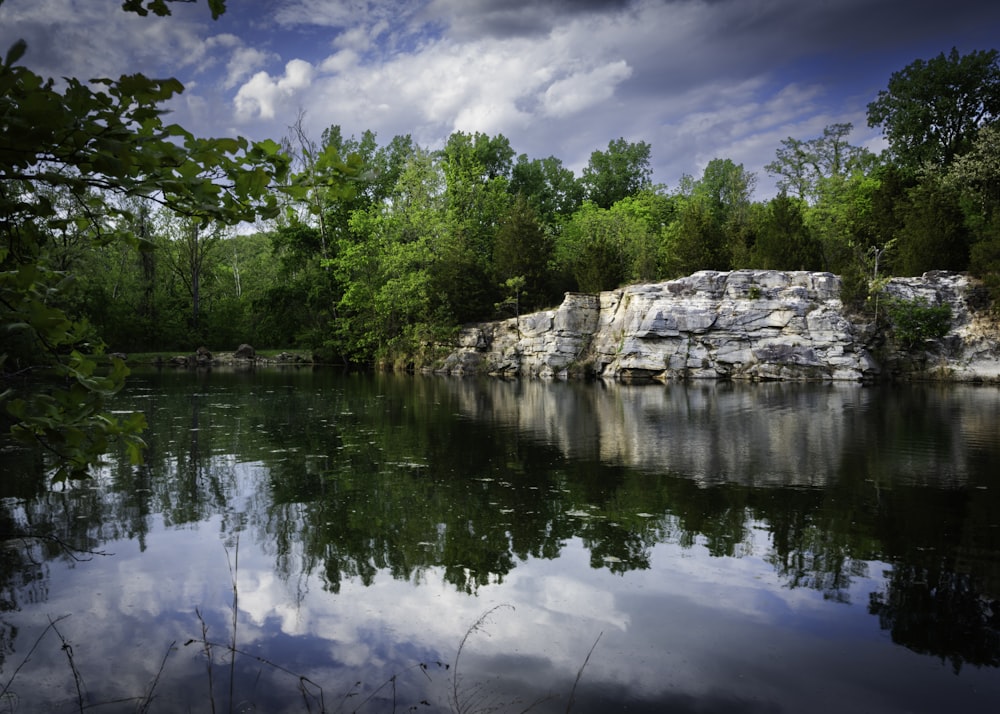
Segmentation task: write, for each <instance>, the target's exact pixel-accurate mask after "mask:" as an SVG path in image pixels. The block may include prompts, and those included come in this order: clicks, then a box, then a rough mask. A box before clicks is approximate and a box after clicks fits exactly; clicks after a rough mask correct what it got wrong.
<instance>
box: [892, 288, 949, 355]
mask: <svg viewBox="0 0 1000 714" xmlns="http://www.w3.org/2000/svg"><path fill="white" fill-rule="evenodd" d="M886 309H887V311H888V313H889V320H890V323H891V324H892V333H893V335H894V336H895V338H896V339H897V340H898V341H899V343H900V344H902V345H903V346H904V347H906V348H907V349H912V348H914V347H918V346H920V345H922V344H923V343H925V342H927V341H928V340H936V339H940V338H942V337H944V336H945V335H946V334H947V333H948V330H949V329H951V308H950V307H949V306H948V305H944V304H942V305H930V304H928V302H927V300H926V299H924V298H921V297H918V298H915V299H913V300H904V299H902V298H894V299H890V300H888V301H887V307H886Z"/></svg>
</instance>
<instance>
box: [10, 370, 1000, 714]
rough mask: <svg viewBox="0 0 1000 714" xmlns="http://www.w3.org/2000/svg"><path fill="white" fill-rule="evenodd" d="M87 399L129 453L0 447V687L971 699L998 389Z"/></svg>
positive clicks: (618, 389)
mask: <svg viewBox="0 0 1000 714" xmlns="http://www.w3.org/2000/svg"><path fill="white" fill-rule="evenodd" d="M113 408H114V409H115V410H120V411H129V410H143V411H144V412H145V413H146V414H147V417H148V420H149V424H150V428H149V431H148V433H147V441H148V442H149V447H150V448H149V452H148V455H147V461H146V463H145V465H143V466H140V467H133V466H130V465H128V464H127V462H125V461H124V459H122V458H120V457H119V455H117V454H109V455H108V458H107V463H106V464H105V465H104V466H102V467H100V468H98V469H95V471H94V477H93V479H92V480H91V482H89V483H81V484H77V485H75V486H74V487H72V488H63V487H59V486H51V485H48V484H47V483H46V481H45V478H44V475H43V474H44V469H45V467H46V464H45V463H44V459H42V457H40V456H37V455H32V454H26V453H24V452H19V451H13V450H11V449H9V448H8V449H5V450H4V451H2V452H0V470H2V474H3V477H2V481H0V483H2V486H0V496H2V500H0V533H2V534H3V536H4V539H3V544H4V545H3V549H2V551H0V554H2V560H0V687H3V688H4V692H3V694H2V696H0V711H19V712H35V711H67V712H76V711H80V709H81V707H91V706H92V705H100V706H99V707H96V710H97V711H123V712H124V711H128V712H132V711H137V710H143V711H150V712H178V711H193V712H209V711H218V712H230V711H241V712H244V711H262V712H272V711H313V712H315V711H321V710H324V709H325V710H326V711H331V712H332V711H355V710H360V711H362V712H405V711H427V712H437V711H449V710H455V711H463V712H483V711H511V712H518V711H523V710H524V709H525V708H527V707H529V706H530V705H532V704H534V705H535V706H534V708H533V709H532V711H538V712H564V711H567V706H568V705H571V709H570V710H571V711H573V712H606V711H628V712H647V711H648V712H700V713H702V712H751V713H753V712H844V711H870V712H943V711H949V712H950V711H961V712H996V711H1000V390H998V389H997V388H995V387H975V388H974V387H948V388H942V387H929V386H910V387H878V388H874V387H862V386H857V385H833V386H830V385H789V384H762V385H727V384H714V383H713V384H705V385H701V384H690V385H681V384H671V385H667V386H664V385H643V386H625V385H618V384H600V383H590V384H575V383H543V382H537V381H532V382H508V381H499V380H490V381H485V380H484V381H481V380H473V379H464V380H459V379H446V378H434V377H400V376H395V377H394V376H377V375H376V376H372V375H343V374H339V373H333V372H323V371H315V372H314V371H311V370H292V369H288V370H280V371H279V370H273V371H257V372H244V373H237V372H227V371H220V370H214V371H211V372H199V373H192V372H164V373H144V374H137V375H134V376H133V377H132V378H130V381H129V386H128V387H127V388H126V390H125V391H124V392H123V393H122V394H121V395H119V396H118V397H117V398H116V400H115V402H114V404H113ZM40 474H42V475H40ZM20 534H29V535H30V536H31V537H24V538H20V537H18V538H15V537H13V536H15V535H20ZM64 545H65V546H72V547H73V548H75V549H78V550H73V551H70V550H67V549H66V548H65V547H64ZM80 551H91V552H93V553H95V554H93V555H90V554H87V553H85V552H80ZM234 583H235V587H234ZM234 595H235V603H234ZM234 614H235V618H234ZM206 642H207V643H209V644H207V645H206ZM234 643H235V648H236V650H237V651H238V653H237V654H236V655H235V657H234V656H232V654H231V648H232V647H233V645H234ZM459 652H460V656H459ZM578 677H579V679H578V681H577V678H578ZM571 696H572V698H573V701H572V702H570V697H571ZM142 707H146V708H145V709H141V708H142ZM88 711H89V709H88Z"/></svg>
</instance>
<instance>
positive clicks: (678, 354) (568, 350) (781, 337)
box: [440, 270, 1000, 381]
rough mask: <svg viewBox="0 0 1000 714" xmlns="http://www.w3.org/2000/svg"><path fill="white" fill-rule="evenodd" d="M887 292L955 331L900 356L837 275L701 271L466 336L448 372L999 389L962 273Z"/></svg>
mask: <svg viewBox="0 0 1000 714" xmlns="http://www.w3.org/2000/svg"><path fill="white" fill-rule="evenodd" d="M887 292H888V293H889V294H890V295H893V296H896V297H900V298H903V299H914V298H917V297H922V298H924V299H925V300H927V302H928V304H931V305H934V304H947V305H949V306H950V307H951V310H952V328H951V331H950V332H949V333H948V334H947V335H945V337H944V338H942V339H940V340H935V341H933V342H931V343H928V344H926V345H921V346H920V347H919V348H918V349H915V350H910V351H908V352H905V353H904V352H901V351H900V350H899V349H898V347H897V346H895V345H893V344H892V342H891V339H890V340H889V341H886V338H885V334H884V331H880V330H877V329H873V326H872V324H871V320H870V319H868V320H866V321H862V322H855V321H852V319H850V318H849V317H847V316H846V315H845V313H844V311H843V306H842V304H841V301H840V279H839V278H838V277H837V276H835V275H832V274H831V273H809V272H781V271H764V270H738V271H733V272H716V271H702V272H699V273H695V274H694V275H691V276H688V277H686V278H681V279H679V280H671V281H668V282H664V283H655V284H648V285H632V286H629V287H626V288H622V289H619V290H613V291H609V292H604V293H601V294H600V295H585V294H579V293H567V295H566V299H565V300H564V301H563V304H562V305H561V306H560V307H559V308H558V309H557V310H550V311H546V312H539V313H534V314H532V315H525V316H522V317H520V318H518V319H509V320H504V321H502V322H493V323H485V324H480V325H474V326H470V327H467V328H465V329H463V330H462V332H461V333H460V335H459V340H458V342H459V344H458V347H457V349H456V350H455V351H454V352H452V353H451V354H450V355H449V356H448V358H447V359H446V360H445V362H444V364H443V365H442V366H441V370H440V371H444V372H448V373H452V374H463V373H470V372H485V373H490V374H498V375H511V376H514V375H522V376H539V377H566V376H572V375H581V376H582V375H585V374H592V375H596V376H600V377H604V378H618V379H636V378H653V379H661V380H670V379H743V380H852V381H862V380H872V379H875V378H877V377H879V376H880V375H883V374H892V375H894V376H901V375H915V376H922V377H935V378H948V379H962V380H983V379H985V380H994V379H1000V348H998V344H997V337H998V334H1000V332H998V329H997V326H996V324H995V323H994V322H990V321H989V320H988V319H987V316H986V314H985V313H982V314H979V313H976V312H975V311H974V310H973V309H972V306H973V305H974V304H975V303H976V295H977V293H976V290H975V286H974V285H973V284H972V283H971V281H970V279H969V278H968V277H967V276H965V275H962V274H956V273H942V272H935V273H928V274H926V275H924V276H923V277H922V278H901V279H894V280H893V281H891V282H890V283H889V286H888V288H887Z"/></svg>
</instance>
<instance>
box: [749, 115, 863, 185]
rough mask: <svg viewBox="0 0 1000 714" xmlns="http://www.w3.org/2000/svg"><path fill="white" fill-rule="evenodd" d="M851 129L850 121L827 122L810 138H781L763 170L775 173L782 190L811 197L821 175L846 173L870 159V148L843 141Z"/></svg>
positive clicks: (824, 176)
mask: <svg viewBox="0 0 1000 714" xmlns="http://www.w3.org/2000/svg"><path fill="white" fill-rule="evenodd" d="M853 129H854V126H853V125H852V124H850V123H843V124H831V125H829V126H827V127H826V128H824V129H823V136H820V137H817V138H814V139H808V140H801V139H795V138H793V137H788V138H787V139H783V140H782V141H781V146H780V147H779V148H778V150H777V152H776V154H777V158H776V159H775V160H774V161H772V162H771V163H769V164H768V165H767V166H765V167H764V170H765V171H767V172H768V173H769V174H771V175H773V176H777V177H779V178H778V181H777V184H778V188H779V189H781V190H782V191H783V192H785V193H788V194H790V195H792V196H797V197H799V198H802V199H806V200H815V199H817V198H818V196H819V193H820V184H821V182H822V181H823V179H828V178H830V177H831V176H844V175H848V174H850V173H852V172H854V171H855V170H857V169H859V168H862V169H864V168H865V167H866V166H867V165H870V164H872V163H873V162H874V157H873V155H872V154H871V152H870V151H868V150H867V149H865V148H863V147H859V146H851V145H850V144H848V143H847V136H848V135H849V134H850V133H851V131H852V130H853Z"/></svg>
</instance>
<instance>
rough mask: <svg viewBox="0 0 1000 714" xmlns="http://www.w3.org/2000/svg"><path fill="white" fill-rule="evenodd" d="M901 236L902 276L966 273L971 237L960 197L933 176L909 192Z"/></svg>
mask: <svg viewBox="0 0 1000 714" xmlns="http://www.w3.org/2000/svg"><path fill="white" fill-rule="evenodd" d="M902 213H903V216H902V225H901V226H900V229H899V231H898V233H897V235H898V236H899V259H898V262H897V264H896V266H895V267H896V272H897V274H899V275H922V274H923V273H925V272H927V271H928V270H965V269H966V268H967V267H968V265H969V247H970V235H969V230H968V228H967V227H966V219H965V215H964V214H963V212H962V207H961V205H960V202H959V196H958V194H957V193H956V192H955V191H954V190H951V189H949V188H948V187H947V186H946V185H945V184H944V183H943V182H942V181H941V179H940V178H939V177H938V176H937V175H936V174H934V173H929V174H926V175H924V177H923V179H922V180H921V181H920V182H919V183H918V184H917V185H916V186H914V187H913V188H912V189H910V190H909V191H908V192H907V196H906V204H904V207H903V212H902Z"/></svg>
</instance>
